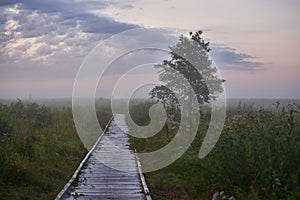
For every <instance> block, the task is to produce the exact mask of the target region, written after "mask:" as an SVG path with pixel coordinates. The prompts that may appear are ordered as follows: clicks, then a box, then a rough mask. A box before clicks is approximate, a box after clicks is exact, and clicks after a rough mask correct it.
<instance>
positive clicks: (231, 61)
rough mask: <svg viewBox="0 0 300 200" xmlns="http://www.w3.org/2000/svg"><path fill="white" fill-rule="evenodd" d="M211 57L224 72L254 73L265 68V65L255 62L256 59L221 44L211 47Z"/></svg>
mask: <svg viewBox="0 0 300 200" xmlns="http://www.w3.org/2000/svg"><path fill="white" fill-rule="evenodd" d="M211 48H212V50H211V51H210V56H211V57H212V59H213V61H214V62H215V63H216V65H217V66H218V67H219V68H220V69H223V70H237V71H250V72H254V71H256V70H260V69H263V68H264V65H265V64H264V63H262V62H256V61H253V60H255V59H256V57H254V56H251V55H249V54H245V53H237V50H236V49H234V48H232V47H228V46H225V45H221V44H213V45H212V46H211Z"/></svg>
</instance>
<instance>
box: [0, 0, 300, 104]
mask: <svg viewBox="0 0 300 200" xmlns="http://www.w3.org/2000/svg"><path fill="white" fill-rule="evenodd" d="M299 10H300V1H298V0H286V1H280V0H252V1H250V0H243V1H241V0H229V1H224V0H213V1H208V0H206V1H203V0H190V1H180V0H153V1H147V0H140V1H136V0H124V1H108V0H103V1H100V0H85V1H83V0H73V1H71V0H70V1H62V0H51V1H50V0H44V1H39V0H27V1H17V0H10V1H8V0H2V1H1V2H0V98H23V99H28V98H29V96H31V98H69V97H71V96H72V89H73V84H74V80H75V77H76V73H77V71H78V70H79V68H80V65H81V64H82V62H83V61H84V59H85V57H86V56H87V55H88V54H89V53H90V51H91V50H92V49H93V48H95V47H96V46H97V44H99V43H101V41H104V40H107V39H108V38H110V37H111V36H113V35H115V34H119V33H121V32H122V31H128V30H131V29H134V28H141V27H146V28H167V29H171V30H176V31H178V32H180V33H182V34H187V33H189V32H190V31H197V30H203V31H204V34H203V37H204V39H205V40H206V41H209V42H210V43H211V48H212V50H211V52H210V55H211V57H212V59H213V61H214V62H215V63H216V65H217V66H218V68H219V70H220V73H221V75H222V77H223V78H224V79H225V80H226V82H225V89H226V94H227V97H229V98H300V90H299V86H300V78H299V77H300V76H299V75H300V66H299V65H300V53H299V52H300V39H299V35H300V12H299ZM151 56H154V57H155V58H156V60H159V59H161V58H162V57H160V56H159V55H156V53H153V52H152V54H151V53H150V54H149V53H148V54H147V55H145V54H139V56H136V57H135V58H137V57H138V59H139V62H138V63H143V62H144V63H147V62H150V61H151V59H149V57H151ZM121 60H122V59H121ZM124 60H126V59H123V62H121V61H120V62H119V63H121V64H120V65H124ZM128 63H129V64H134V63H132V62H127V64H128ZM115 65H116V64H115ZM114 68H115V71H113V72H115V73H117V72H118V66H117V65H116V66H115V67H114ZM113 72H112V73H111V74H109V73H108V74H107V76H106V77H105V80H104V81H103V85H102V87H103V91H104V92H103V93H101V92H100V93H99V95H104V96H105V95H107V94H108V92H105V91H107V90H110V87H106V86H110V84H112V81H111V80H113V79H114V78H116V77H115V74H113ZM105 87H106V88H105Z"/></svg>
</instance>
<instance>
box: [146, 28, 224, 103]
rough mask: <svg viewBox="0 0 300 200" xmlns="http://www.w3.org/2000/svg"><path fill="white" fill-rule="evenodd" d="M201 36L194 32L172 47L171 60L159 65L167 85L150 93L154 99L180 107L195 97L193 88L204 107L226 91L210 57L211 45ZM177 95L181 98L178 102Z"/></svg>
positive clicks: (162, 79) (161, 76)
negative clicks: (180, 103) (180, 101)
mask: <svg viewBox="0 0 300 200" xmlns="http://www.w3.org/2000/svg"><path fill="white" fill-rule="evenodd" d="M201 34H202V31H197V32H195V33H193V32H191V33H190V38H187V37H184V36H183V35H182V36H181V37H180V38H179V41H178V42H177V43H176V44H175V45H174V46H172V47H170V50H171V52H170V56H171V59H170V60H164V61H163V63H162V64H159V65H155V67H156V68H157V69H159V73H160V74H159V78H160V80H161V81H162V82H164V83H165V86H164V85H161V86H156V87H155V88H153V89H152V90H151V91H150V96H151V98H154V99H156V100H158V101H161V102H163V103H173V104H175V103H176V104H178V100H180V99H182V100H186V99H189V98H190V97H191V95H190V93H191V89H192V90H193V91H194V92H195V95H196V97H197V100H198V102H199V103H200V104H203V103H205V102H206V103H208V102H210V101H211V100H212V99H214V98H215V97H216V96H217V95H218V94H219V93H221V92H222V91H223V88H222V82H224V80H221V79H220V78H219V77H218V76H217V75H216V73H217V69H216V67H215V66H213V65H212V61H211V60H210V59H209V55H208V52H209V51H210V48H209V42H205V41H204V40H203V38H202V37H201ZM186 82H187V83H186ZM188 85H190V87H191V89H190V88H189V86H188ZM173 92H175V93H176V94H177V98H179V99H176V96H175V95H174V93H173Z"/></svg>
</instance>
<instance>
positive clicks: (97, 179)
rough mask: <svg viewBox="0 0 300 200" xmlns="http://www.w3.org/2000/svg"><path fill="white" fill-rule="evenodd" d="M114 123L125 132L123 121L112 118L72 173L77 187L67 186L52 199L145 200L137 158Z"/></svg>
mask: <svg viewBox="0 0 300 200" xmlns="http://www.w3.org/2000/svg"><path fill="white" fill-rule="evenodd" d="M115 120H119V121H118V124H122V126H123V127H124V128H125V129H128V128H127V126H126V123H125V118H124V117H122V116H114V118H113V119H112V120H111V121H110V123H109V126H107V127H106V129H105V132H104V134H103V135H102V136H101V138H99V139H98V140H97V143H96V144H95V145H94V146H93V148H92V151H90V152H89V154H88V157H87V156H86V158H85V159H84V160H83V161H84V162H82V163H83V164H82V165H80V169H79V168H78V170H76V172H77V173H76V176H75V174H74V175H73V177H74V176H75V177H77V180H78V181H77V182H78V184H77V185H73V186H71V185H70V184H67V185H66V186H65V188H64V192H61V193H60V194H59V195H60V196H59V195H58V197H57V198H56V199H149V198H148V197H147V196H150V195H149V190H148V188H146V187H145V186H144V184H146V183H145V180H144V177H143V176H142V173H141V171H140V169H139V168H138V166H139V164H138V163H137V158H136V157H135V155H134V153H133V152H132V151H131V150H130V148H129V142H128V136H127V135H126V134H125V133H124V132H122V130H121V129H120V128H119V127H118V126H117V123H116V121H115ZM112 143H113V145H114V146H111V144H112ZM98 158H100V159H98ZM106 164H108V165H109V166H106ZM111 167H114V168H117V169H119V170H122V171H119V170H116V169H113V168H111ZM129 172H130V173H129ZM73 177H72V179H73V180H72V182H73V181H74V180H75V178H73ZM70 181H71V180H70ZM70 181H69V182H70ZM67 186H68V187H67ZM66 187H67V188H66ZM150 199H151V198H150Z"/></svg>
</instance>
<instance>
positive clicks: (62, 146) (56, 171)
mask: <svg viewBox="0 0 300 200" xmlns="http://www.w3.org/2000/svg"><path fill="white" fill-rule="evenodd" d="M101 109H102V108H101ZM101 109H100V110H97V113H98V118H99V121H100V124H101V125H102V126H105V124H106V123H107V122H108V120H109V118H110V116H111V114H110V112H108V111H106V110H103V112H101ZM86 152H87V151H86V149H85V147H84V146H83V145H82V143H81V141H80V139H79V137H78V135H77V132H76V129H75V126H74V122H73V116H72V110H71V107H60V108H58V107H52V108H49V107H46V106H41V105H38V104H36V103H24V102H22V101H21V100H18V101H16V102H12V103H10V104H1V103H0V199H2V198H3V199H53V198H54V197H55V196H56V195H57V194H58V192H59V191H60V190H61V189H62V188H63V186H64V185H65V184H66V182H67V181H68V180H69V179H70V177H71V176H72V174H73V173H74V171H75V169H76V167H77V165H78V164H79V163H80V161H81V160H82V158H83V156H84V155H85V154H86Z"/></svg>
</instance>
